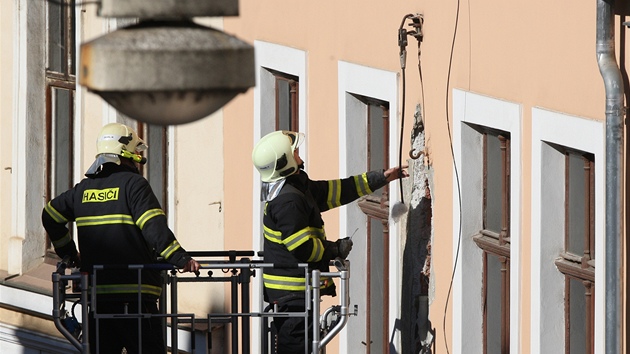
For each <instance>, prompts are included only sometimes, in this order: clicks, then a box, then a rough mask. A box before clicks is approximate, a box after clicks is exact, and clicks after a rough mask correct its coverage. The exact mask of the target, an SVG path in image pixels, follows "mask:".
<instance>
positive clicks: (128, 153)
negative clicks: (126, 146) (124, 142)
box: [120, 150, 147, 165]
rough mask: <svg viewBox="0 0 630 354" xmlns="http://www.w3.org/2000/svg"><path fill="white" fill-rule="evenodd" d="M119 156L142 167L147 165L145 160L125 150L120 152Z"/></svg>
mask: <svg viewBox="0 0 630 354" xmlns="http://www.w3.org/2000/svg"><path fill="white" fill-rule="evenodd" d="M120 156H122V157H126V158H128V159H132V160H133V161H135V162H137V163H139V164H142V165H144V164H145V163H147V158H146V157H143V156H142V155H138V154H132V153H130V152H129V151H127V150H123V151H121V152H120Z"/></svg>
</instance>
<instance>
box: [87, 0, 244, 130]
mask: <svg viewBox="0 0 630 354" xmlns="http://www.w3.org/2000/svg"><path fill="white" fill-rule="evenodd" d="M235 15H238V2H237V0H102V1H101V5H100V8H99V16H101V17H116V18H125V17H131V18H138V19H139V22H138V23H137V24H135V25H131V26H128V27H124V28H121V29H119V30H116V31H114V32H111V33H108V34H106V35H104V36H101V37H99V38H96V39H94V40H92V41H90V42H87V43H83V44H82V45H81V61H80V62H81V66H80V70H81V71H80V76H79V83H80V84H81V85H83V86H85V87H87V88H88V89H89V90H90V91H92V92H94V93H96V94H98V95H99V96H101V97H102V98H103V99H104V100H105V101H107V102H108V103H109V104H111V105H112V106H113V107H114V108H116V109H117V110H118V111H120V112H121V113H124V114H125V115H127V116H129V117H131V118H134V119H137V120H139V121H142V122H146V123H151V124H158V125H176V124H183V123H188V122H192V121H195V120H198V119H201V118H203V117H206V116H208V115H210V114H211V113H213V112H215V111H216V110H218V109H219V108H221V107H223V106H224V105H225V104H226V103H227V102H229V101H230V100H231V99H232V98H234V97H235V96H236V95H238V94H239V93H243V92H245V91H247V90H248V89H249V88H250V87H252V86H254V84H255V74H254V48H253V47H252V46H251V45H249V44H247V43H245V42H243V41H241V40H239V39H238V38H236V37H234V36H231V35H228V34H226V33H224V32H222V31H219V30H217V29H214V28H211V27H206V26H202V25H199V24H196V23H194V22H193V21H192V18H193V17H196V16H235Z"/></svg>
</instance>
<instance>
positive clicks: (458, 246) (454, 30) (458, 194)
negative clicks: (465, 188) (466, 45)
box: [442, 0, 462, 354]
mask: <svg viewBox="0 0 630 354" xmlns="http://www.w3.org/2000/svg"><path fill="white" fill-rule="evenodd" d="M460 2H461V0H457V10H456V14H455V28H454V29H453V41H452V43H451V54H450V57H449V61H448V74H447V78H446V130H447V131H448V139H449V142H450V146H451V156H452V158H453V169H454V170H455V179H456V182H457V198H458V202H459V229H458V238H457V251H456V252H455V261H454V264H453V273H452V274H451V282H450V284H449V286H448V293H447V294H446V301H445V304H444V318H443V320H442V331H443V332H444V345H445V346H446V353H447V354H449V353H450V351H449V349H448V341H447V340H446V314H447V312H448V299H449V298H450V297H451V291H452V290H453V281H454V279H455V271H456V270H457V262H458V260H459V249H460V246H461V243H462V192H461V186H460V182H459V172H458V171H457V163H456V162H455V151H454V150H453V137H452V135H451V129H450V122H449V114H448V108H449V104H450V103H449V99H448V94H449V87H450V82H451V68H452V67H453V51H454V49H455V39H456V38H457V27H458V24H459V8H460Z"/></svg>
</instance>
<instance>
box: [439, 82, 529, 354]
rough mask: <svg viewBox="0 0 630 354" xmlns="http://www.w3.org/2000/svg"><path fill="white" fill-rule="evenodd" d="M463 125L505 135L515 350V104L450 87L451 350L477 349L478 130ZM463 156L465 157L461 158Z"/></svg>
mask: <svg viewBox="0 0 630 354" xmlns="http://www.w3.org/2000/svg"><path fill="white" fill-rule="evenodd" d="M467 123H470V124H475V125H481V126H484V127H490V128H494V129H498V130H502V131H505V132H508V133H510V173H511V174H510V188H511V190H510V232H509V234H510V353H512V354H518V353H519V350H520V322H521V321H520V318H521V316H520V311H519V309H520V304H521V291H520V288H521V271H520V269H521V259H520V253H521V211H522V208H521V203H522V202H521V106H520V105H519V104H517V103H512V102H508V101H504V100H500V99H496V98H492V97H487V96H483V95H480V94H476V93H472V92H467V91H463V90H459V89H454V90H453V148H454V153H455V163H456V166H457V169H458V171H459V183H460V187H461V188H459V189H458V187H457V183H458V181H457V180H456V175H455V173H454V171H453V260H455V259H458V260H457V268H456V271H455V274H454V280H453V284H454V285H453V298H452V301H453V306H452V310H451V311H450V313H451V314H452V321H451V322H452V324H453V348H452V352H453V353H463V352H466V353H483V331H482V329H483V327H482V324H483V313H482V292H481V287H482V283H483V282H482V276H483V274H482V250H481V249H480V248H479V247H478V246H477V245H476V244H475V242H474V241H473V239H472V237H471V236H472V235H474V234H476V233H478V232H479V230H481V229H482V221H483V216H482V215H481V211H482V210H483V208H482V201H483V199H482V194H483V185H482V182H483V176H482V172H483V165H482V161H483V160H482V146H481V143H482V141H481V134H480V133H479V132H477V131H476V130H474V129H473V128H471V127H470V126H469V125H468V124H467ZM464 154H465V159H462V156H464ZM460 190H461V201H462V206H461V220H460V205H459V196H458V193H459V191H460ZM460 222H461V224H460ZM460 225H461V235H460ZM460 237H461V240H460ZM460 241H461V245H460V247H459V251H460V252H459V256H458V255H457V250H458V244H459V242H460Z"/></svg>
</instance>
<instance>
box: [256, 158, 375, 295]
mask: <svg viewBox="0 0 630 354" xmlns="http://www.w3.org/2000/svg"><path fill="white" fill-rule="evenodd" d="M385 184H387V181H386V179H385V175H384V174H383V171H382V170H381V171H371V172H367V173H363V174H361V175H357V176H352V177H348V178H345V179H338V180H330V181H313V180H311V179H309V178H308V175H307V174H306V173H305V172H304V171H300V173H298V174H294V175H291V176H289V177H287V180H286V182H285V184H284V186H283V187H282V190H281V191H280V193H279V194H278V196H276V197H275V198H274V199H273V200H271V201H269V202H267V203H266V204H265V207H264V216H263V234H264V258H265V262H266V263H274V264H277V265H296V264H298V263H308V264H309V271H310V270H313V269H319V270H321V271H322V272H328V268H329V262H330V260H332V259H334V258H335V257H336V256H337V255H338V251H337V245H336V244H335V243H334V242H332V241H329V240H327V239H326V232H325V231H324V221H323V220H322V217H321V213H322V212H324V211H326V210H329V209H333V208H336V207H338V206H341V205H344V204H347V203H350V202H352V201H354V200H356V199H358V198H359V197H362V196H364V195H367V194H370V193H372V192H373V191H375V190H377V189H379V188H381V187H383V186H384V185H385ZM305 282H306V279H305V274H304V269H303V268H295V267H284V268H282V267H274V268H265V269H264V272H263V283H264V288H265V294H264V295H265V296H264V297H265V301H267V302H274V301H280V302H282V301H284V300H285V299H291V298H293V297H300V296H301V295H302V294H304V291H305V285H306V283H305ZM320 294H321V295H331V296H335V295H336V290H335V284H334V283H333V281H332V279H330V278H327V277H322V282H321V284H320Z"/></svg>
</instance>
